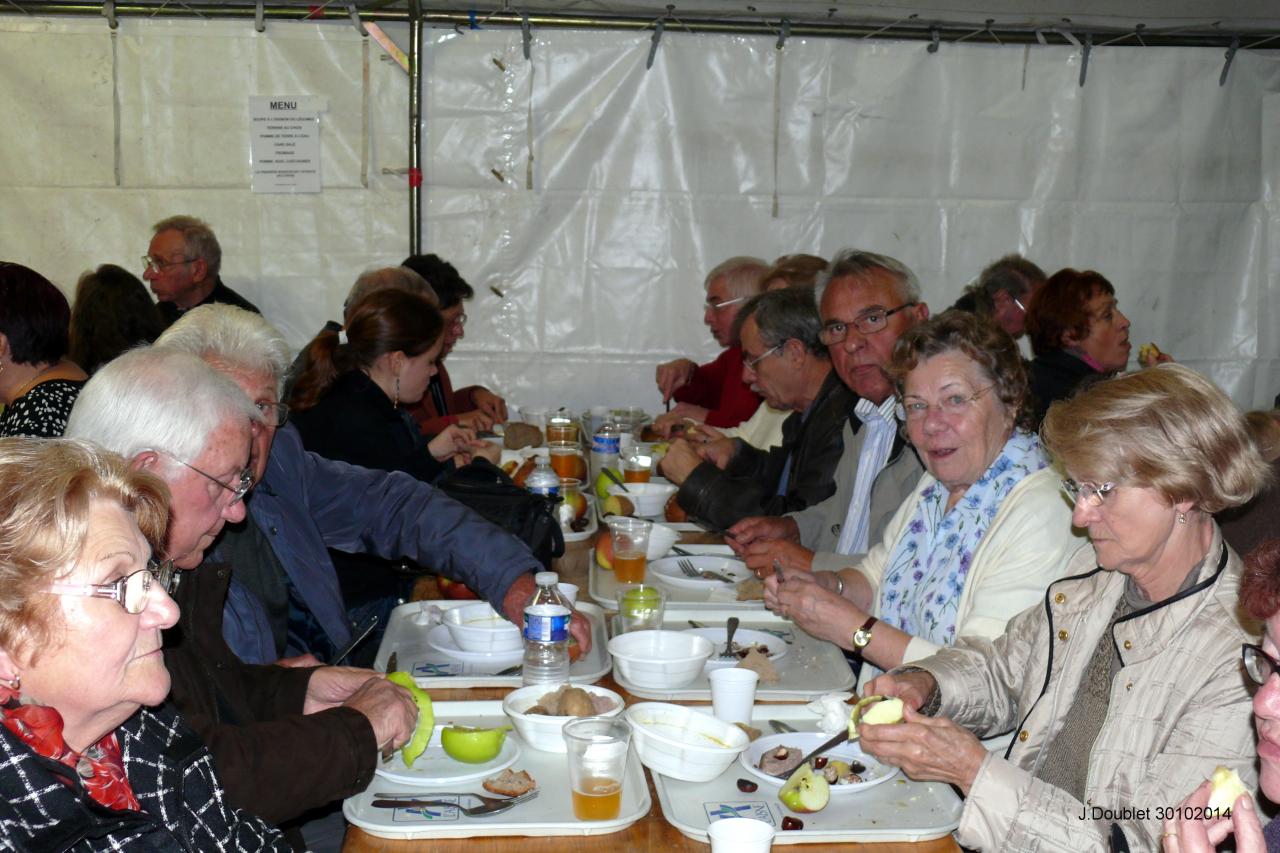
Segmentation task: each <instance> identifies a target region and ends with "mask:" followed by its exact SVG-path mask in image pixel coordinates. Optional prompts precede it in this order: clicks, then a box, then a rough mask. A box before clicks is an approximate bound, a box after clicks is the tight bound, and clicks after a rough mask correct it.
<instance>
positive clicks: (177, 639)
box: [67, 347, 417, 823]
mask: <svg viewBox="0 0 1280 853" xmlns="http://www.w3.org/2000/svg"><path fill="white" fill-rule="evenodd" d="M259 428H260V415H259V413H258V409H257V408H256V407H255V406H254V405H253V402H252V401H250V400H249V399H248V398H247V397H245V395H244V392H243V391H241V390H240V388H239V386H237V385H236V384H235V383H234V382H232V381H231V380H230V379H228V378H227V377H225V376H222V375H220V374H218V373H217V372H215V371H213V370H211V369H210V368H209V366H208V365H206V364H205V363H204V362H202V361H201V360H200V359H198V358H196V357H195V356H193V355H190V354H189V353H184V352H180V351H177V350H170V349H164V348H159V347H149V348H145V349H139V350H134V351H132V352H129V353H126V354H125V355H123V356H121V357H119V358H118V359H116V360H115V361H112V362H110V363H109V364H107V365H105V366H104V367H102V368H101V369H100V370H99V371H98V373H97V374H95V375H94V377H93V379H91V380H90V381H89V383H88V384H87V385H85V387H84V390H83V391H82V392H81V393H80V397H79V399H78V400H77V401H76V405H75V407H74V408H73V409H72V412H71V418H70V420H69V422H68V424H67V436H68V437H72V438H83V439H88V440H90V441H94V442H96V443H98V444H100V445H102V446H103V447H106V448H107V449H109V450H113V451H115V452H117V453H120V454H121V455H123V456H124V457H125V458H126V459H128V460H129V461H130V464H132V465H133V466H135V467H137V468H139V469H142V470H145V471H149V472H151V473H153V474H155V475H156V476H158V477H159V478H160V479H162V480H163V481H164V482H165V483H166V484H167V485H168V487H169V491H170V493H171V495H172V503H171V505H170V524H169V530H168V532H167V534H166V545H165V551H166V553H165V558H166V559H169V560H172V561H173V563H174V565H175V566H176V567H178V568H180V569H188V570H194V571H184V572H179V573H177V576H176V577H177V578H178V579H179V583H178V586H177V589H176V591H175V593H174V599H175V600H176V601H177V602H178V606H179V608H180V610H181V616H180V618H179V621H178V624H177V625H176V626H175V627H174V628H172V629H170V630H169V631H167V632H165V649H164V656H165V665H166V666H167V667H168V669H169V672H170V674H171V676H172V679H173V686H172V689H171V692H170V694H169V700H168V701H171V702H172V703H173V704H174V706H175V707H176V708H177V709H178V711H179V713H180V714H181V715H182V716H183V718H184V719H185V720H186V721H187V722H188V723H189V724H190V725H191V726H192V728H194V729H195V730H196V732H197V733H198V734H199V735H200V736H201V737H202V738H203V739H204V741H205V743H206V744H207V745H208V747H209V749H210V751H211V752H212V753H213V759H214V766H215V768H216V769H217V772H218V777H219V779H220V780H221V781H222V783H223V784H224V786H225V787H226V791H227V796H228V798H229V799H230V801H231V803H232V805H234V806H237V807H239V808H244V809H246V810H247V811H250V812H252V813H253V814H256V815H258V816H260V817H262V818H264V819H265V820H267V821H270V822H272V823H281V822H283V821H286V820H288V819H290V818H293V817H295V816H297V815H300V814H302V813H303V812H305V811H307V810H308V809H311V808H315V807H318V806H323V805H325V804H327V803H331V802H333V801H335V800H339V799H342V798H343V797H347V796H350V795H352V794H355V793H357V792H359V791H362V790H364V788H365V787H367V786H368V784H369V782H370V781H371V780H372V778H373V771H374V765H375V763H376V756H377V753H378V749H379V748H380V747H395V746H399V745H400V744H402V743H404V742H405V741H406V740H407V739H408V738H409V736H410V734H412V732H413V729H414V725H415V723H416V720H417V710H416V707H415V705H414V703H413V699H412V697H411V696H410V695H409V693H408V691H406V690H404V689H403V688H401V687H398V686H396V685H394V684H391V683H390V682H389V681H387V680H386V679H385V678H383V677H381V676H379V675H378V674H377V673H375V672H373V671H372V670H362V669H351V668H346V667H332V666H330V667H309V668H288V667H281V666H249V665H246V664H243V663H242V662H241V661H239V660H238V659H237V658H236V657H235V656H234V655H233V654H232V653H231V650H230V649H229V648H227V646H226V644H225V643H224V642H223V641H222V636H221V632H220V627H221V622H222V601H223V598H224V597H225V595H226V590H227V584H228V582H229V580H230V574H231V571H230V567H229V566H226V565H224V564H214V563H213V562H212V561H209V562H208V563H206V564H204V565H202V562H204V552H205V550H206V549H207V548H208V547H209V546H210V544H211V543H212V542H213V540H214V539H215V538H216V537H217V535H218V533H219V531H221V530H222V527H223V525H224V524H226V523H227V522H232V523H236V522H239V521H242V520H243V519H244V517H245V509H244V503H243V499H244V496H245V494H246V493H247V492H248V490H249V487H250V486H251V485H252V482H253V474H252V471H251V469H250V468H249V459H250V446H251V443H252V440H253V435H254V431H255V429H259ZM197 567H199V568H198V569H197Z"/></svg>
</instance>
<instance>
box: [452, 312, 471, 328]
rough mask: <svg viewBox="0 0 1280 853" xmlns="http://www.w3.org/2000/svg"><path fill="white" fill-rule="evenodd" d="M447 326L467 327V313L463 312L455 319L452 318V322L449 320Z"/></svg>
mask: <svg viewBox="0 0 1280 853" xmlns="http://www.w3.org/2000/svg"><path fill="white" fill-rule="evenodd" d="M449 325H451V326H466V325H467V312H466V311H463V312H462V313H461V314H459V315H458V316H457V317H454V318H453V319H452V320H450V321H449Z"/></svg>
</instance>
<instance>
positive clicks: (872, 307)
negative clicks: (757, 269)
mask: <svg viewBox="0 0 1280 853" xmlns="http://www.w3.org/2000/svg"><path fill="white" fill-rule="evenodd" d="M817 297H818V305H819V309H818V310H819V313H820V314H821V315H822V332H821V340H822V343H823V344H825V345H826V347H827V349H828V351H829V352H830V354H831V363H832V365H833V366H834V368H835V372H836V373H837V374H838V375H839V377H840V379H841V380H843V382H844V383H845V384H846V385H847V386H849V388H851V389H852V390H853V392H854V394H855V395H856V398H857V399H856V402H855V403H854V405H853V406H851V409H850V412H849V418H848V421H847V423H846V424H845V427H844V435H843V439H844V452H843V453H842V455H841V457H840V461H839V462H838V463H837V464H836V469H835V485H836V488H835V493H834V494H833V495H832V496H831V497H829V498H827V499H826V500H824V501H822V502H821V503H818V504H815V505H812V506H809V507H807V508H805V509H803V510H800V511H798V512H793V513H789V514H787V515H784V516H780V517H779V516H754V517H749V518H745V519H743V520H742V521H740V522H738V523H737V524H735V525H734V526H733V527H731V528H730V529H729V534H730V535H729V537H728V541H729V544H730V545H731V546H732V547H733V548H734V550H735V551H737V552H738V553H739V554H740V555H742V557H743V558H744V559H745V560H746V562H747V565H748V566H749V567H751V568H752V569H753V570H755V571H756V572H757V573H758V574H764V573H766V572H770V571H772V568H773V564H774V561H779V562H781V564H782V565H783V566H784V567H785V568H789V569H805V570H808V569H812V570H814V571H817V570H826V571H835V570H837V569H839V568H841V567H844V566H847V565H849V564H850V563H849V557H850V556H851V555H855V554H863V553H866V551H867V548H868V546H869V544H870V543H874V542H878V541H879V540H880V537H881V535H882V534H883V532H884V528H885V525H886V524H888V522H889V519H890V518H891V517H892V515H893V513H894V512H896V511H897V509H898V507H899V505H901V503H902V501H903V500H904V499H905V498H906V497H907V494H908V493H909V492H910V491H911V489H912V488H913V487H914V486H915V484H916V481H917V480H919V478H920V474H921V472H922V471H923V468H922V467H921V465H920V460H919V459H918V458H917V457H916V455H915V453H914V452H913V451H912V450H911V449H910V447H908V446H907V445H906V442H905V441H904V440H903V438H902V437H901V435H900V434H899V430H898V422H897V418H896V413H895V409H896V406H897V399H896V397H895V396H894V392H893V386H892V384H891V383H890V380H889V377H888V376H887V375H886V374H885V371H884V368H885V367H887V366H888V364H889V361H890V357H891V356H892V354H893V348H894V345H895V344H896V343H897V342H898V338H899V336H901V335H902V334H903V333H904V332H905V331H907V329H910V328H911V327H912V326H914V325H916V324H917V323H921V322H923V321H924V320H927V319H928V318H929V308H928V306H927V305H925V303H924V302H923V301H922V300H921V298H920V285H919V282H918V281H917V280H916V276H915V273H913V272H912V271H911V270H910V269H909V268H908V267H907V266H906V265H905V264H903V263H902V262H901V261H898V260H896V259H894V258H891V257H888V256H885V255H878V254H876V253H874V252H867V251H862V250H859V249H846V250H845V251H843V252H841V253H840V254H839V255H838V256H836V258H835V259H834V260H833V261H832V263H831V267H830V268H829V269H828V270H827V272H826V273H825V274H824V276H823V277H822V278H821V279H820V280H819V281H818V286H817Z"/></svg>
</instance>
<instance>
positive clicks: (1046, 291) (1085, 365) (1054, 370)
mask: <svg viewBox="0 0 1280 853" xmlns="http://www.w3.org/2000/svg"><path fill="white" fill-rule="evenodd" d="M1026 328H1027V335H1028V336H1029V337H1030V338H1031V351H1032V352H1034V353H1035V359H1033V360H1032V362H1031V376H1030V379H1031V398H1032V402H1033V405H1034V418H1035V423H1036V425H1039V424H1040V422H1041V421H1043V420H1044V416H1045V413H1046V412H1047V411H1049V404H1051V403H1053V402H1054V401H1056V400H1064V399H1066V398H1067V397H1070V396H1071V395H1072V394H1073V393H1074V392H1075V390H1076V388H1077V387H1078V386H1079V385H1080V383H1082V382H1084V381H1085V380H1086V379H1089V378H1090V377H1096V376H1108V375H1110V374H1113V373H1118V372H1119V371H1121V370H1124V368H1125V365H1127V364H1128V363H1129V350H1130V348H1131V345H1130V343H1129V318H1127V317H1125V316H1124V314H1122V313H1120V306H1119V303H1118V302H1117V301H1116V289H1115V287H1113V286H1112V284H1111V282H1109V281H1107V280H1106V279H1105V278H1103V276H1102V274H1101V273H1097V272H1094V271H1093V270H1084V271H1083V272H1081V271H1080V270H1074V269H1071V268H1069V267H1068V268H1066V269H1061V270H1058V271H1057V272H1056V273H1054V274H1053V275H1052V276H1050V277H1049V280H1048V281H1047V282H1045V284H1044V287H1042V288H1040V289H1039V290H1038V291H1036V293H1035V295H1034V296H1032V297H1031V304H1030V305H1028V306H1027V320H1026Z"/></svg>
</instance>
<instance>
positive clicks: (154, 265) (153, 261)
mask: <svg viewBox="0 0 1280 853" xmlns="http://www.w3.org/2000/svg"><path fill="white" fill-rule="evenodd" d="M198 260H200V259H199V258H183V259H182V260H180V261H162V260H160V259H159V258H153V257H151V256H150V255H143V256H142V263H143V264H145V265H146V266H145V269H149V270H151V272H153V273H155V274H156V275H159V274H160V273H162V272H164V270H165V267H176V266H181V265H182V264H189V263H193V262H195V261H198Z"/></svg>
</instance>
